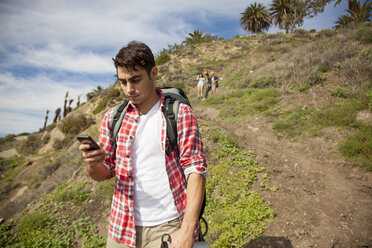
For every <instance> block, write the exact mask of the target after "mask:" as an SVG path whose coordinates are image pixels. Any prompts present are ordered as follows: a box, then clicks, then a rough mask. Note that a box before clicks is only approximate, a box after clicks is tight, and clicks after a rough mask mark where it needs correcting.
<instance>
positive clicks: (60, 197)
mask: <svg viewBox="0 0 372 248" xmlns="http://www.w3.org/2000/svg"><path fill="white" fill-rule="evenodd" d="M86 184H87V183H86V182H84V183H78V184H73V185H70V186H67V185H66V184H63V185H62V186H60V187H59V188H58V189H57V190H55V191H54V192H53V193H51V194H49V196H48V198H47V202H48V201H56V202H72V203H74V204H75V205H79V204H81V203H84V202H86V201H87V200H89V198H90V191H89V190H86V189H85V188H86Z"/></svg>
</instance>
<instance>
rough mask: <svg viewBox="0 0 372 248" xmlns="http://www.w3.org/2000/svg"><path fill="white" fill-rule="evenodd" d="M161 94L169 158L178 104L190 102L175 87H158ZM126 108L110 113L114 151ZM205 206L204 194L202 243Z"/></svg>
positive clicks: (174, 139) (174, 144)
mask: <svg viewBox="0 0 372 248" xmlns="http://www.w3.org/2000/svg"><path fill="white" fill-rule="evenodd" d="M159 88H160V89H161V90H162V92H163V94H164V110H163V113H164V117H165V120H166V124H167V138H168V140H169V149H170V150H167V151H166V153H167V155H168V156H169V154H170V151H174V150H178V146H177V137H178V132H177V120H178V109H179V105H180V103H184V104H187V105H189V106H190V107H191V103H190V100H189V99H188V97H187V95H186V94H185V92H184V91H183V90H182V89H180V88H176V87H159ZM127 106H128V100H126V101H124V102H123V103H120V104H119V105H117V106H116V107H114V110H113V112H112V116H113V117H112V119H111V120H110V127H111V133H110V134H111V140H112V144H113V147H114V149H115V150H116V147H117V144H116V137H117V135H118V133H119V130H120V128H121V123H122V122H123V118H124V116H125V114H126V112H127ZM205 204H206V196H205V192H204V199H203V204H202V207H201V211H200V214H199V220H200V221H203V222H204V224H205V228H206V230H205V232H204V233H202V232H201V230H199V231H200V232H199V233H200V234H199V240H200V241H204V238H203V237H204V236H205V235H206V234H207V232H208V224H207V221H206V220H205V219H204V218H203V217H202V215H203V212H204V208H205Z"/></svg>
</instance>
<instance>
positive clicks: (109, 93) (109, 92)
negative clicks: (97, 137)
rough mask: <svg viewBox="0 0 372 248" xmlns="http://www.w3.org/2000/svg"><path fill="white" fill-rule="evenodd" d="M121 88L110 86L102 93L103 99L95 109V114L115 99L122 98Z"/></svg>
mask: <svg viewBox="0 0 372 248" xmlns="http://www.w3.org/2000/svg"><path fill="white" fill-rule="evenodd" d="M121 99H122V97H121V95H120V90H118V89H117V88H115V87H114V86H111V87H108V88H107V89H105V90H104V91H102V93H101V100H100V102H99V103H98V105H97V107H96V108H95V109H94V110H93V114H94V115H96V114H98V113H100V112H101V111H102V110H105V109H106V107H107V106H109V104H110V103H111V102H113V101H114V100H121Z"/></svg>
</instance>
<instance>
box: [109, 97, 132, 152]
mask: <svg viewBox="0 0 372 248" xmlns="http://www.w3.org/2000/svg"><path fill="white" fill-rule="evenodd" d="M127 106H128V101H125V102H123V103H121V104H119V105H117V106H116V107H115V108H114V111H113V113H112V114H113V116H114V117H113V118H112V120H111V123H110V124H111V125H110V127H111V141H112V144H113V147H114V150H116V146H117V144H116V136H117V135H118V132H119V130H120V127H121V123H122V122H123V118H124V116H125V114H126V112H127V110H126V108H127ZM124 110H125V111H124Z"/></svg>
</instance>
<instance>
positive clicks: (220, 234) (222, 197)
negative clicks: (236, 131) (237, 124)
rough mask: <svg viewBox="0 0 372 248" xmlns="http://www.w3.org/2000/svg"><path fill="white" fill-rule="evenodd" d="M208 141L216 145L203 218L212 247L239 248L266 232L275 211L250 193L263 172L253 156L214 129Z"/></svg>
mask: <svg viewBox="0 0 372 248" xmlns="http://www.w3.org/2000/svg"><path fill="white" fill-rule="evenodd" d="M207 133H208V139H210V140H212V141H214V142H216V143H217V148H216V149H214V150H213V154H212V158H213V160H214V161H215V162H216V164H210V165H209V168H208V169H209V177H208V180H207V186H206V187H207V206H206V209H205V216H206V219H207V220H208V223H209V227H210V231H209V234H208V241H210V243H211V244H212V245H211V247H212V248H213V247H232V246H236V247H242V246H243V245H244V244H245V243H247V242H248V239H254V238H256V237H258V236H259V235H261V234H262V233H263V231H264V230H265V223H266V222H268V221H271V220H272V219H273V217H274V211H273V210H272V209H271V208H270V207H269V206H268V205H267V203H265V202H264V200H263V199H262V198H261V196H260V195H259V194H258V193H257V192H255V191H253V190H251V186H252V184H253V183H254V182H256V181H257V180H258V176H257V174H258V173H261V172H263V171H264V170H265V169H264V168H263V167H262V166H260V165H258V163H257V162H256V161H255V160H254V154H253V153H251V152H246V151H243V150H241V149H240V148H239V147H238V145H237V142H236V141H235V140H233V139H232V138H231V136H229V135H228V134H227V133H223V132H221V131H218V130H217V129H216V128H212V129H209V130H208V131H207Z"/></svg>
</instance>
